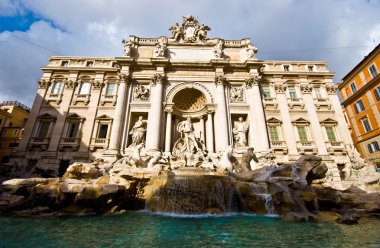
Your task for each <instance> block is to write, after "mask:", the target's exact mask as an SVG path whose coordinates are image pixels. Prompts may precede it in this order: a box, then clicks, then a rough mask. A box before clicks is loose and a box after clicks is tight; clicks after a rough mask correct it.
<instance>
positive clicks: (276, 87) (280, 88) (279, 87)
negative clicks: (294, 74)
mask: <svg viewBox="0 0 380 248" xmlns="http://www.w3.org/2000/svg"><path fill="white" fill-rule="evenodd" d="M274 90H275V91H276V93H285V91H286V85H285V84H280V83H275V84H274Z"/></svg>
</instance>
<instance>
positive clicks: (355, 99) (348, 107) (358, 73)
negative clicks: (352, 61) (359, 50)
mask: <svg viewBox="0 0 380 248" xmlns="http://www.w3.org/2000/svg"><path fill="white" fill-rule="evenodd" d="M379 72H380V44H379V45H378V46H377V47H376V48H375V49H374V50H372V51H371V52H370V53H369V54H368V55H367V56H366V57H364V59H363V60H362V61H360V62H359V64H358V65H356V66H355V67H354V68H353V69H352V70H351V71H350V72H349V73H348V74H347V75H346V76H345V77H344V78H343V82H342V83H340V84H339V85H338V89H339V93H340V95H341V99H342V105H343V108H344V112H345V114H346V118H347V121H348V123H349V125H350V127H351V135H352V139H353V141H354V144H355V146H356V148H357V150H358V151H359V152H360V154H361V155H362V156H363V157H364V158H365V159H366V160H367V161H368V162H370V163H373V164H375V165H376V166H377V167H378V168H379V167H380V74H379Z"/></svg>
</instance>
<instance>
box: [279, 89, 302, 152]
mask: <svg viewBox="0 0 380 248" xmlns="http://www.w3.org/2000/svg"><path fill="white" fill-rule="evenodd" d="M274 88H275V91H276V96H277V102H278V107H279V108H280V114H281V119H282V123H283V130H284V132H283V134H284V138H285V142H286V146H287V147H288V151H289V155H298V150H297V144H296V139H295V136H294V131H293V125H292V122H291V120H290V115H289V108H288V100H287V99H286V95H285V90H286V86H285V85H284V84H283V83H276V84H275V85H274Z"/></svg>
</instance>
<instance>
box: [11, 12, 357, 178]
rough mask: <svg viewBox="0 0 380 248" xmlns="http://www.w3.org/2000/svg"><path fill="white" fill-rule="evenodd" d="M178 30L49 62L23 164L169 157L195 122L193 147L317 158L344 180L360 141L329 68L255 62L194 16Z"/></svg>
mask: <svg viewBox="0 0 380 248" xmlns="http://www.w3.org/2000/svg"><path fill="white" fill-rule="evenodd" d="M170 30H171V31H172V36H171V37H166V36H162V37H159V38H140V37H136V36H130V39H129V40H128V41H123V47H124V56H120V57H113V58H103V57H102V58H95V57H86V58H85V57H58V56H54V57H50V58H49V63H48V65H46V66H45V67H43V68H42V71H43V76H42V78H41V79H40V81H39V89H38V92H37V96H36V99H35V101H34V104H33V108H32V111H31V115H30V117H29V120H28V123H27V125H26V128H25V133H24V136H23V140H22V142H21V144H20V146H19V150H18V153H17V157H16V158H15V161H17V163H19V164H23V165H24V166H29V167H31V166H33V165H38V167H39V168H38V170H50V172H52V173H58V171H60V170H61V171H60V172H62V170H63V168H64V167H65V166H66V165H67V164H69V163H72V162H74V161H89V160H92V159H96V158H100V157H102V158H104V159H108V160H115V159H116V158H119V157H121V156H126V155H128V154H130V153H131V152H132V150H133V147H134V146H135V145H136V144H135V143H136V142H137V143H141V142H143V143H144V145H145V148H146V149H147V150H149V151H162V152H164V153H166V154H169V153H171V152H172V151H173V149H174V148H175V149H177V150H178V149H180V148H179V147H176V146H179V144H178V142H177V141H178V140H179V139H180V138H181V134H186V131H183V132H180V131H179V130H178V128H179V127H180V125H179V124H180V123H182V122H183V121H184V120H186V119H187V118H188V117H190V120H191V123H192V125H193V133H192V134H194V135H193V136H194V137H190V136H189V137H187V138H186V139H187V141H188V142H190V143H192V144H195V143H197V142H198V143H199V144H200V145H201V146H203V147H204V148H205V149H206V150H207V151H208V153H210V154H213V153H216V154H218V153H220V152H222V151H224V150H225V149H227V147H228V146H230V145H232V146H234V149H235V151H236V152H237V153H236V154H237V155H236V156H239V155H238V154H239V151H242V150H246V149H247V148H248V147H253V148H254V149H255V151H256V152H258V153H260V152H265V151H268V150H269V149H272V151H273V152H274V154H275V156H276V160H277V162H278V163H279V164H281V163H286V162H289V161H295V160H297V159H298V158H299V156H300V155H302V154H315V155H320V156H322V158H323V160H324V161H325V162H326V163H327V164H328V166H329V168H330V169H331V171H333V174H334V175H333V176H334V178H335V179H334V180H337V181H339V180H340V179H339V171H338V165H344V164H345V163H348V162H349V161H350V159H349V156H348V155H347V147H351V146H352V140H351V137H350V134H349V131H348V128H347V124H346V122H345V119H344V115H343V113H342V110H341V107H340V103H339V100H338V97H337V94H336V88H335V86H334V83H333V81H332V77H333V75H334V74H333V73H332V72H330V71H329V70H328V69H327V63H325V62H320V61H269V60H260V59H257V58H256V53H257V48H256V47H254V46H253V45H252V44H251V41H250V39H241V40H223V39H220V38H207V31H209V30H210V29H209V28H208V27H207V26H205V25H203V24H202V25H201V24H200V23H199V22H198V20H197V19H196V18H195V17H192V16H189V17H185V18H184V21H183V23H182V24H181V25H179V24H178V25H174V26H172V27H171V29H170ZM182 138H183V137H182ZM193 139H194V140H197V142H194V141H193Z"/></svg>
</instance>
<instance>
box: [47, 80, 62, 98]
mask: <svg viewBox="0 0 380 248" xmlns="http://www.w3.org/2000/svg"><path fill="white" fill-rule="evenodd" d="M57 85H60V86H59V87H57ZM63 87H64V83H63V81H56V82H54V83H53V85H52V87H51V91H50V94H52V95H60V94H62V92H63Z"/></svg>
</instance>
